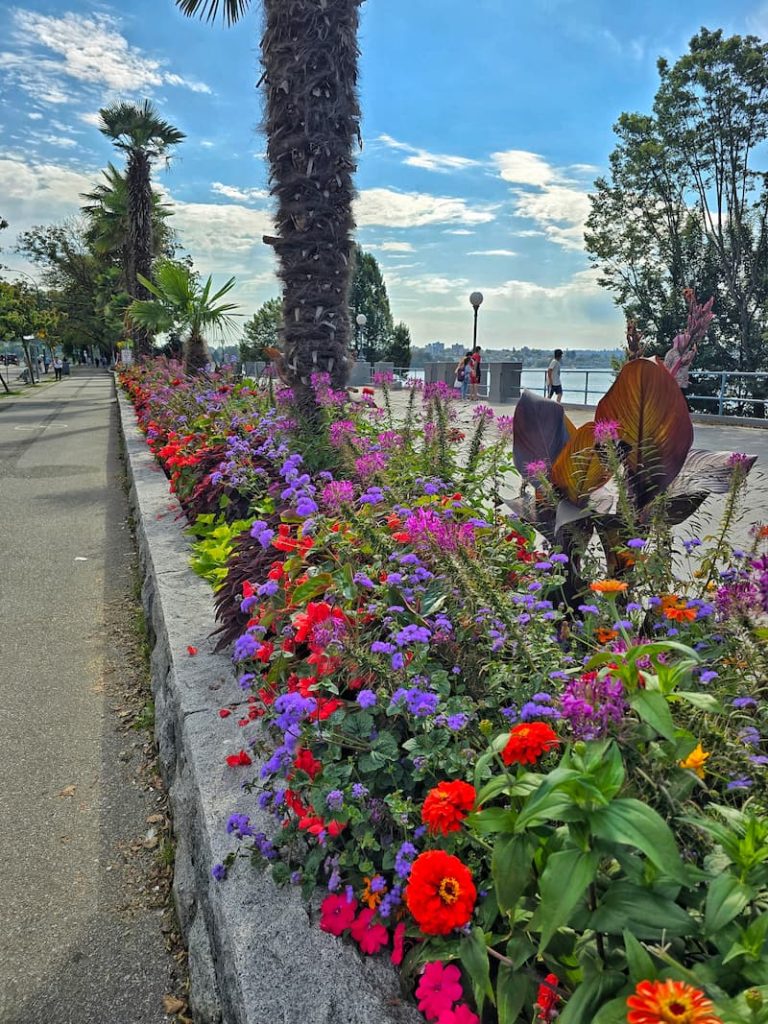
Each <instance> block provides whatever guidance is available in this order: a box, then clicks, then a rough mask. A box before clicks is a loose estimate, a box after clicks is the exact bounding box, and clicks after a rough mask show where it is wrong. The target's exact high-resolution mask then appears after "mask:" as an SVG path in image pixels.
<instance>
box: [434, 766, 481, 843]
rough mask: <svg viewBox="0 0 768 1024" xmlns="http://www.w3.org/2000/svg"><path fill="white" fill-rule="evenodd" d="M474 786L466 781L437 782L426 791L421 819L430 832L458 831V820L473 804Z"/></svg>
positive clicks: (443, 833)
mask: <svg viewBox="0 0 768 1024" xmlns="http://www.w3.org/2000/svg"><path fill="white" fill-rule="evenodd" d="M475 795H476V794H475V787H474V786H470V784H469V783H468V782H461V781H460V780H457V781H455V782H439V783H438V784H437V785H436V786H435V788H434V789H431V790H430V791H429V793H427V797H426V800H425V801H424V805H423V806H422V808H421V820H422V821H423V822H424V824H425V825H426V826H427V827H428V829H429V831H430V832H433V833H434V832H440V833H441V834H442V835H444V836H445V835H447V834H448V833H449V832H458V831H459V828H460V827H461V826H460V822H462V821H463V820H464V818H465V817H466V816H467V814H469V812H470V811H471V810H472V808H473V807H474V805H475Z"/></svg>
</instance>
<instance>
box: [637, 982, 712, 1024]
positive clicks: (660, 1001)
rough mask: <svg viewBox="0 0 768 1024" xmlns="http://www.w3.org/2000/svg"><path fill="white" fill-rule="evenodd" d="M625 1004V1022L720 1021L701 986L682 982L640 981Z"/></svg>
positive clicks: (674, 1023) (675, 1023)
mask: <svg viewBox="0 0 768 1024" xmlns="http://www.w3.org/2000/svg"><path fill="white" fill-rule="evenodd" d="M627 1006H628V1007H629V1012H628V1013H627V1024H723V1022H722V1021H721V1020H720V1018H719V1017H717V1016H715V1014H714V1013H712V1010H713V1009H714V1007H713V1005H712V1002H711V1001H710V1000H709V999H707V997H706V996H705V995H704V993H703V992H702V991H701V989H698V988H693V986H692V985H687V984H686V983H685V982H684V981H671V980H670V981H641V982H639V983H638V985H637V987H636V988H635V992H634V995H631V996H629V998H628V999H627Z"/></svg>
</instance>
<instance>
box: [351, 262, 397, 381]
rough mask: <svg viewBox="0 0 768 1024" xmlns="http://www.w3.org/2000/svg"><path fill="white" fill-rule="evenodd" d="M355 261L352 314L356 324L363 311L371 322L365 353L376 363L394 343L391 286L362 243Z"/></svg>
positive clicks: (364, 335)
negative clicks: (390, 304)
mask: <svg viewBox="0 0 768 1024" xmlns="http://www.w3.org/2000/svg"><path fill="white" fill-rule="evenodd" d="M353 262H354V269H353V276H352V286H351V288H350V292H349V309H350V316H351V318H352V321H353V326H354V320H355V317H356V316H357V315H358V314H359V313H363V314H364V315H365V317H366V320H367V323H366V325H365V328H364V330H363V333H362V339H361V340H362V350H361V355H362V358H363V359H365V360H366V361H367V362H369V363H374V362H376V361H377V360H379V359H386V358H388V356H387V352H389V349H390V346H391V344H392V332H393V331H394V322H393V320H392V311H391V309H390V308H389V297H388V295H387V286H386V284H385V283H384V275H383V274H382V272H381V267H380V266H379V262H378V260H377V259H376V257H375V256H373V255H372V254H371V253H369V252H364V251H363V249H362V248H361V247H360V246H359V245H356V246H355V250H354V257H353ZM355 329H357V328H355ZM398 365H400V364H398ZM403 365H405V364H403Z"/></svg>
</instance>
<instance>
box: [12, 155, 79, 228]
mask: <svg viewBox="0 0 768 1024" xmlns="http://www.w3.org/2000/svg"><path fill="white" fill-rule="evenodd" d="M97 174H98V172H97V171H94V172H93V174H89V173H84V172H82V171H76V170H72V169H71V168H69V167H62V166H60V165H58V164H52V163H29V162H27V161H26V160H25V159H24V158H22V157H21V156H19V155H12V154H8V155H6V156H5V157H4V158H2V159H0V195H2V196H3V208H4V209H3V215H4V216H5V218H6V220H8V222H9V224H10V225H11V229H12V230H13V231H14V232H16V231H22V230H24V229H25V228H28V227H30V226H31V225H32V224H33V223H43V222H47V221H55V220H62V219H64V218H66V217H69V216H72V215H73V214H75V213H78V212H79V209H80V203H81V199H80V193H81V192H86V191H88V190H89V189H90V188H91V187H92V185H93V182H94V180H95V179H96V176H97Z"/></svg>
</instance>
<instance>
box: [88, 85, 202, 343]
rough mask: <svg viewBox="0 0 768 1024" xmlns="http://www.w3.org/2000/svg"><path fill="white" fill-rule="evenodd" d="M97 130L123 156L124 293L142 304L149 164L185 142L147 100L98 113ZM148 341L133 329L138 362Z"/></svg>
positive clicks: (149, 220) (149, 247) (148, 238)
mask: <svg viewBox="0 0 768 1024" xmlns="http://www.w3.org/2000/svg"><path fill="white" fill-rule="evenodd" d="M99 116H100V122H99V131H100V132H101V133H102V134H103V135H106V137H107V138H108V139H111V140H112V142H113V143H114V144H115V146H116V148H117V149H119V150H121V151H122V152H123V153H125V156H126V169H125V181H126V186H127V190H128V245H127V250H128V251H127V275H126V276H127V281H126V285H127V288H128V292H129V294H130V295H131V297H132V298H134V299H146V298H148V296H149V292H148V291H147V289H146V288H145V287H144V285H142V284H141V281H140V276H141V277H144V278H150V277H151V275H152V257H153V248H154V246H153V237H152V236H153V230H152V228H153V200H152V195H153V193H152V162H153V161H154V160H159V159H161V158H164V159H166V160H167V159H168V154H169V151H170V149H171V148H172V147H173V146H176V145H178V144H179V143H180V142H182V141H183V139H184V138H185V137H186V136H185V135H184V133H183V132H181V131H179V130H178V128H175V127H174V126H173V125H172V124H170V123H169V122H168V121H163V120H162V119H161V118H160V117H159V115H158V113H157V111H156V110H155V108H154V107H153V106H152V104H151V103H150V102H149V100H145V101H144V103H143V104H142V105H141V106H136V105H134V104H132V103H115V104H113V105H112V106H110V107H104V108H103V109H102V110H100V111H99ZM151 338H152V336H151V334H150V333H149V331H148V330H147V329H146V328H145V327H142V326H135V327H134V329H133V341H134V350H135V353H136V356H137V357H140V356H146V355H151V354H152V340H151Z"/></svg>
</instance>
